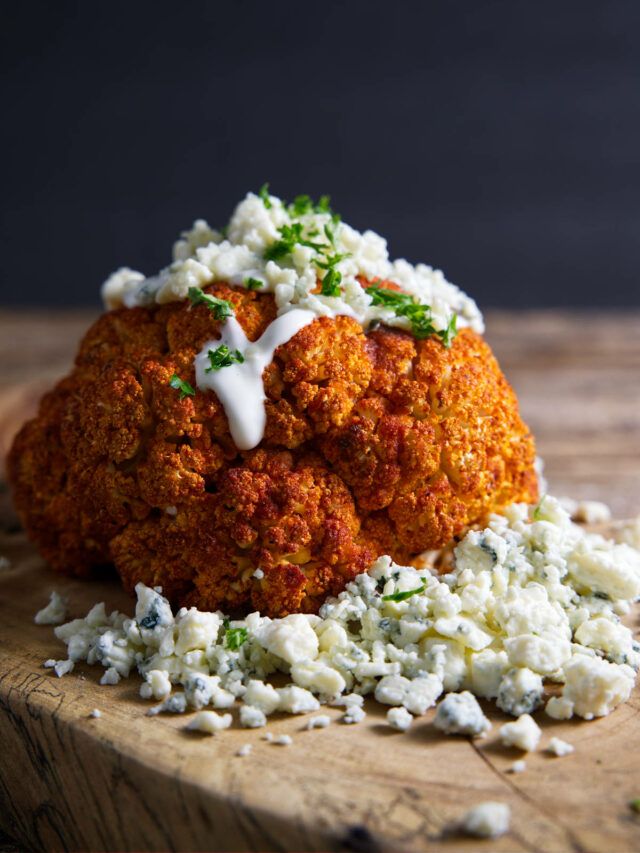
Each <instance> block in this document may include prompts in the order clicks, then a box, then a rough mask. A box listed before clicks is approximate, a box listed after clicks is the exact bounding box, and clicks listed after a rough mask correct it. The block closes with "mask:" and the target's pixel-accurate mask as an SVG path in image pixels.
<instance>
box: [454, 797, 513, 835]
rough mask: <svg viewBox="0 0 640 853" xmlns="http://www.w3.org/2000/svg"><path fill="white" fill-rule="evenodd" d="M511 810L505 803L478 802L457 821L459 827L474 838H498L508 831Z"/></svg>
mask: <svg viewBox="0 0 640 853" xmlns="http://www.w3.org/2000/svg"><path fill="white" fill-rule="evenodd" d="M510 823H511V810H510V809H509V806H508V805H507V804H506V803H496V802H487V803H480V805H478V806H474V808H472V809H470V810H469V811H468V812H467V813H466V814H465V815H464V817H463V818H462V820H461V821H460V823H459V828H460V829H461V830H462V832H464V833H466V834H467V835H472V836H474V837H476V838H498V837H499V836H500V835H504V834H505V833H506V832H508V831H509V824H510Z"/></svg>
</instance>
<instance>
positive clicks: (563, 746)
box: [547, 737, 575, 758]
mask: <svg viewBox="0 0 640 853" xmlns="http://www.w3.org/2000/svg"><path fill="white" fill-rule="evenodd" d="M547 752H550V753H551V755H555V756H557V757H558V758H562V757H563V756H565V755H571V753H572V752H575V747H573V746H572V745H571V744H570V743H567V742H566V740H561V739H560V738H559V737H552V738H551V740H550V741H549V744H548V746H547Z"/></svg>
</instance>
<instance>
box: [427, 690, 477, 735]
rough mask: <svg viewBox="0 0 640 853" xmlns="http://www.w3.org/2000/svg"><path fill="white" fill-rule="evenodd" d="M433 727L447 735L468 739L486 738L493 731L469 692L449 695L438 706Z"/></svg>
mask: <svg viewBox="0 0 640 853" xmlns="http://www.w3.org/2000/svg"><path fill="white" fill-rule="evenodd" d="M433 725H434V726H435V727H436V728H437V729H440V731H441V732H444V733H445V734H447V735H465V736H467V737H484V736H485V735H486V734H487V732H488V731H489V730H490V729H491V723H490V722H489V720H488V719H487V718H486V717H485V715H484V714H483V713H482V708H481V707H480V705H478V700H477V699H476V697H475V696H474V695H473V693H470V692H469V691H468V690H465V691H463V692H462V693H448V694H447V695H446V696H445V697H444V699H443V700H442V701H441V702H440V703H439V705H438V708H437V710H436V716H435V718H434V720H433Z"/></svg>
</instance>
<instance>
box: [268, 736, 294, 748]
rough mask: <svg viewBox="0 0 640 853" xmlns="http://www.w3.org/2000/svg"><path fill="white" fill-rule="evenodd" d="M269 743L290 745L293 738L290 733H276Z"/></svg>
mask: <svg viewBox="0 0 640 853" xmlns="http://www.w3.org/2000/svg"><path fill="white" fill-rule="evenodd" d="M271 743H274V744H275V745H276V746H291V744H292V743H293V738H292V737H291V735H276V736H275V737H274V738H273V740H272V741H271Z"/></svg>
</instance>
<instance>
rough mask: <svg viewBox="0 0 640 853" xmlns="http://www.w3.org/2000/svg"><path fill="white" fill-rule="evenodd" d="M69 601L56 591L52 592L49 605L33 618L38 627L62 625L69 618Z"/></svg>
mask: <svg viewBox="0 0 640 853" xmlns="http://www.w3.org/2000/svg"><path fill="white" fill-rule="evenodd" d="M68 603H69V602H68V600H67V599H66V598H64V597H63V596H61V595H60V594H59V593H57V592H56V591H55V589H54V590H53V591H52V592H51V595H50V597H49V603H48V604H47V605H46V607H43V608H42V610H38V612H37V613H36V615H35V616H34V617H33V621H34V622H35V623H36V625H61V624H62V623H63V622H64V621H65V619H66V618H67V606H68Z"/></svg>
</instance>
